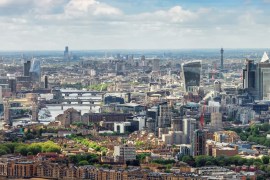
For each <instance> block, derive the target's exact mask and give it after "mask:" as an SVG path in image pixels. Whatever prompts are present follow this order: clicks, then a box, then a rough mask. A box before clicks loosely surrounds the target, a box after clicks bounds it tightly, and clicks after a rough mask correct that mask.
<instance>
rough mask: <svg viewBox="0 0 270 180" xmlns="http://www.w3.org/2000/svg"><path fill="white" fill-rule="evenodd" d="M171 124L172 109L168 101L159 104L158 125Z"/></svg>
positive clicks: (168, 125)
mask: <svg viewBox="0 0 270 180" xmlns="http://www.w3.org/2000/svg"><path fill="white" fill-rule="evenodd" d="M170 125H171V110H170V108H169V106H168V104H167V103H162V104H160V105H159V106H158V127H161V128H165V127H170Z"/></svg>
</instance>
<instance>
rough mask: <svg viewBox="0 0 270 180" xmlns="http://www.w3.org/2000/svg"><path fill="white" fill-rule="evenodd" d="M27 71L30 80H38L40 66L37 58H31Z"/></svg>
mask: <svg viewBox="0 0 270 180" xmlns="http://www.w3.org/2000/svg"><path fill="white" fill-rule="evenodd" d="M29 72H30V76H31V79H32V81H35V82H40V76H41V68H40V61H39V60H37V59H33V61H32V65H31V67H30V71H29Z"/></svg>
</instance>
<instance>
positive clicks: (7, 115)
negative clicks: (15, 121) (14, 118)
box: [4, 100, 11, 125]
mask: <svg viewBox="0 0 270 180" xmlns="http://www.w3.org/2000/svg"><path fill="white" fill-rule="evenodd" d="M4 124H6V125H11V120H10V103H9V101H8V100H4Z"/></svg>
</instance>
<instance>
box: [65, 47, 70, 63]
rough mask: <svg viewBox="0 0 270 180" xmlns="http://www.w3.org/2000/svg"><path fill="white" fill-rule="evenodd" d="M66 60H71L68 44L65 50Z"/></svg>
mask: <svg viewBox="0 0 270 180" xmlns="http://www.w3.org/2000/svg"><path fill="white" fill-rule="evenodd" d="M64 61H69V51H68V46H66V47H65V51H64Z"/></svg>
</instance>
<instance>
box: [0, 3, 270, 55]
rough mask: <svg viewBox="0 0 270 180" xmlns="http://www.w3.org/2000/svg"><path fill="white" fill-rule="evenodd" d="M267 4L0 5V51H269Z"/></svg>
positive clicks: (269, 14) (269, 6)
mask: <svg viewBox="0 0 270 180" xmlns="http://www.w3.org/2000/svg"><path fill="white" fill-rule="evenodd" d="M269 9H270V0H0V51H6V50H19V51H20V50H64V47H65V46H69V48H70V49H71V50H96V49H197V48H199V49H207V48H220V47H224V48H268V47H269V46H270V45H269V43H270V41H269V36H268V35H269V33H270V23H269V17H270V13H269Z"/></svg>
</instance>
